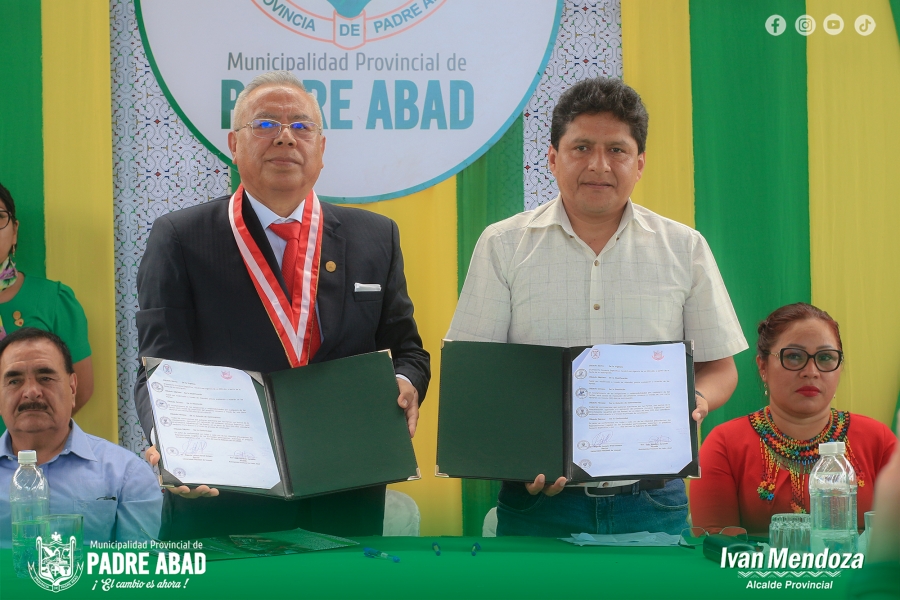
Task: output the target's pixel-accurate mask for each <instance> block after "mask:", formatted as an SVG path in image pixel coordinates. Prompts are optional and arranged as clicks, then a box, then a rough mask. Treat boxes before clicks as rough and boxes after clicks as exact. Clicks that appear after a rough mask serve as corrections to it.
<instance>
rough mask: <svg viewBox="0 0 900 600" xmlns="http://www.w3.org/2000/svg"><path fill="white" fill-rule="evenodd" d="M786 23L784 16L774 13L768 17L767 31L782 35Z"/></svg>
mask: <svg viewBox="0 0 900 600" xmlns="http://www.w3.org/2000/svg"><path fill="white" fill-rule="evenodd" d="M784 23H785V21H784V17H782V16H781V15H772V16H771V17H769V18H768V19H766V31H768V32H769V33H770V34H771V35H781V34H782V33H784V30H785V26H784Z"/></svg>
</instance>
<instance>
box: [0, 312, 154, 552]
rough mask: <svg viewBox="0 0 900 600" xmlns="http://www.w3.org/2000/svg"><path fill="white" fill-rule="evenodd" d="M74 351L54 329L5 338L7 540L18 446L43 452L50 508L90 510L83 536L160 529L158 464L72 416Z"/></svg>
mask: <svg viewBox="0 0 900 600" xmlns="http://www.w3.org/2000/svg"><path fill="white" fill-rule="evenodd" d="M76 385H77V379H76V377H75V372H74V370H73V368H72V356H71V354H69V349H68V348H67V347H66V344H65V342H63V341H62V340H61V339H60V338H59V337H57V336H56V335H55V334H53V333H49V332H47V331H42V330H40V329H35V328H33V327H25V328H22V329H20V330H18V331H16V332H14V333H12V334H10V335H9V336H7V337H6V338H4V339H3V340H2V341H0V415H2V416H3V421H4V423H6V429H7V431H6V432H5V433H4V434H3V435H2V436H0V545H3V546H4V547H9V545H10V538H11V535H12V533H11V530H12V527H11V524H10V510H9V493H8V492H9V485H10V481H11V479H12V476H13V473H15V471H16V468H17V467H18V459H17V456H18V452H19V450H35V451H37V461H38V466H40V468H41V470H42V471H43V472H44V477H46V478H47V481H48V482H49V484H50V514H80V515H84V541H85V542H89V541H92V540H96V541H99V542H107V541H126V540H146V539H149V537H150V536H153V537H156V535H157V534H158V533H159V525H160V515H161V512H162V502H163V499H162V493H161V492H160V489H159V483H158V481H157V478H156V476H155V475H154V474H153V470H152V469H151V468H150V465H148V464H147V463H146V462H144V461H142V460H141V459H139V458H138V457H137V456H135V455H134V454H132V453H131V452H129V451H128V450H125V449H124V448H122V447H120V446H117V445H116V444H113V443H110V442H108V441H106V440H104V439H101V438H98V437H96V436H93V435H88V434H86V433H85V432H84V431H82V430H81V428H80V427H78V425H76V424H75V421H73V420H72V409H73V408H74V407H75V387H76Z"/></svg>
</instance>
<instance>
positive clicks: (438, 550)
mask: <svg viewBox="0 0 900 600" xmlns="http://www.w3.org/2000/svg"><path fill="white" fill-rule="evenodd" d="M431 549H432V550H434V554H435V556H440V555H441V547H440V546H438V543H437V542H431Z"/></svg>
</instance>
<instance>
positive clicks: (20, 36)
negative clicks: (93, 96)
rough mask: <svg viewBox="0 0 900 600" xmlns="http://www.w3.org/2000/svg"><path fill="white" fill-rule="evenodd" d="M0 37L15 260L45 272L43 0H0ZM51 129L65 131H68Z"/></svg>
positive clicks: (4, 165) (0, 99) (2, 142)
mask: <svg viewBox="0 0 900 600" xmlns="http://www.w3.org/2000/svg"><path fill="white" fill-rule="evenodd" d="M0 40H2V43H0V64H2V65H3V68H2V70H0V89H2V90H3V91H2V92H0V115H2V117H0V183H2V184H3V185H4V186H5V187H6V189H8V190H9V191H10V193H11V194H12V197H13V200H15V202H16V218H17V219H18V220H19V242H18V248H17V250H16V264H17V266H18V267H19V270H21V271H23V272H25V273H28V274H31V275H37V276H40V277H43V276H44V275H45V273H46V265H45V260H46V251H45V247H44V138H43V130H44V125H43V103H42V83H41V77H42V69H41V3H40V2H37V1H31V2H2V3H0ZM72 118H73V119H74V118H78V115H72ZM47 133H48V135H51V136H54V135H66V132H65V131H50V132H47ZM50 139H52V138H50ZM74 193H77V191H73V194H74Z"/></svg>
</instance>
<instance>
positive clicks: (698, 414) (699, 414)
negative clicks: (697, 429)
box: [682, 394, 709, 423]
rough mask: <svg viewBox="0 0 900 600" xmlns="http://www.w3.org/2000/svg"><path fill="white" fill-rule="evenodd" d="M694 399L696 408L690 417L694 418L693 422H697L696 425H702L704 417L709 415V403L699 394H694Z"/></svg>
mask: <svg viewBox="0 0 900 600" xmlns="http://www.w3.org/2000/svg"><path fill="white" fill-rule="evenodd" d="M694 397H695V398H696V399H697V408H695V409H694V412H692V413H691V416H692V417H694V420H695V421H697V423H702V422H703V419H705V418H706V415H708V414H709V403H708V402H707V401H706V398H704V397H703V396H701V395H700V394H695V396H694ZM682 414H683V413H682Z"/></svg>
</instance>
